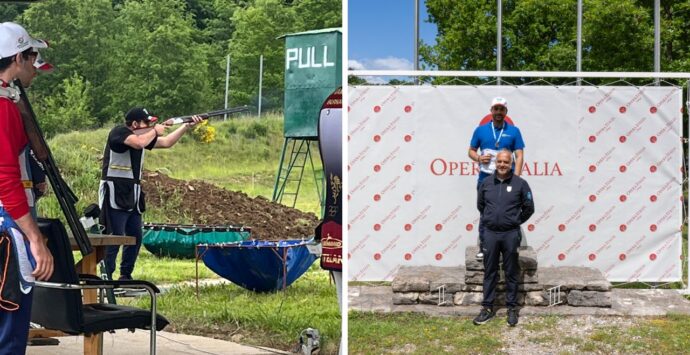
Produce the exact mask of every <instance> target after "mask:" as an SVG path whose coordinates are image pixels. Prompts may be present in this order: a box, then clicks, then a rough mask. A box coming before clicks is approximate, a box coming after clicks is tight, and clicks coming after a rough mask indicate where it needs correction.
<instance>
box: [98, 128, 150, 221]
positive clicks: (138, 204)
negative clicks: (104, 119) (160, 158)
mask: <svg viewBox="0 0 690 355" xmlns="http://www.w3.org/2000/svg"><path fill="white" fill-rule="evenodd" d="M122 127H124V126H119V127H116V128H114V129H113V131H115V130H116V129H122ZM125 129H128V128H125ZM113 131H111V134H112V133H113ZM153 144H155V140H154V141H153V142H152V143H151V146H152V145H153ZM143 170H144V149H134V148H131V147H128V149H126V150H125V151H124V152H122V153H118V152H116V151H114V150H112V149H111V147H110V136H109V137H108V142H107V143H106V145H105V149H104V152H103V169H102V172H101V183H100V186H99V191H98V201H99V205H100V206H101V209H104V203H106V202H107V203H108V205H107V206H106V207H110V208H114V209H117V210H123V211H130V212H138V213H143V212H144V211H145V210H146V207H145V203H144V193H143V191H141V177H142V172H143Z"/></svg>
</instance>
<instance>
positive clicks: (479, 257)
mask: <svg viewBox="0 0 690 355" xmlns="http://www.w3.org/2000/svg"><path fill="white" fill-rule="evenodd" d="M475 258H476V259H477V260H480V261H481V260H482V259H484V253H482V252H481V251H480V252H479V253H477V255H476V256H475Z"/></svg>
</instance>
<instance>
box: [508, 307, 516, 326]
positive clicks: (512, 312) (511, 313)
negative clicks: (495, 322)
mask: <svg viewBox="0 0 690 355" xmlns="http://www.w3.org/2000/svg"><path fill="white" fill-rule="evenodd" d="M507 320H508V325H509V326H511V327H514V326H515V325H516V324H518V310H517V308H509V309H508V319H507Z"/></svg>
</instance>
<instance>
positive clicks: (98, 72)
mask: <svg viewBox="0 0 690 355" xmlns="http://www.w3.org/2000/svg"><path fill="white" fill-rule="evenodd" d="M115 18H116V12H115V11H114V10H113V8H112V5H111V2H110V0H50V1H44V2H40V3H36V4H34V5H32V6H31V7H30V8H29V9H28V10H26V11H25V12H24V14H23V16H22V18H21V20H22V23H23V24H24V25H25V26H26V27H27V30H29V32H30V33H32V34H33V35H35V36H37V37H39V38H44V39H46V40H48V41H49V43H50V48H47V49H45V50H43V51H42V52H44V54H45V56H46V57H47V58H48V59H49V61H50V62H51V63H52V64H54V65H55V66H56V70H55V71H54V72H53V73H52V74H50V75H41V76H39V77H38V78H37V79H36V83H35V84H34V88H33V90H34V91H35V92H37V93H38V95H39V96H41V97H47V96H50V95H53V94H55V93H58V92H60V90H62V89H61V88H60V85H61V83H63V82H65V80H66V79H68V78H71V77H73V76H74V74H78V75H79V76H80V77H82V78H83V79H84V81H87V82H89V83H90V84H91V85H92V87H93V100H94V101H93V104H94V113H95V115H96V116H97V117H98V118H99V120H100V121H101V122H104V121H106V120H108V119H109V118H110V117H109V116H108V114H107V112H105V111H104V109H105V108H106V107H107V106H108V105H109V99H108V92H109V91H110V90H111V88H109V87H107V86H106V85H105V81H106V78H107V77H108V76H109V73H110V65H111V64H112V61H111V60H110V59H109V58H110V56H111V55H112V54H113V52H116V51H117V48H114V46H115V45H116V44H117V43H116V42H114V36H113V35H114V33H115V32H116V31H115V23H114V19H115Z"/></svg>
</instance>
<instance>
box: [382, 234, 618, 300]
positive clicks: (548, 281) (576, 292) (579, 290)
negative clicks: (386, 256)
mask: <svg viewBox="0 0 690 355" xmlns="http://www.w3.org/2000/svg"><path fill="white" fill-rule="evenodd" d="M477 252H478V248H477V247H468V248H467V249H466V250H465V260H466V262H465V267H461V266H459V267H433V266H417V267H401V268H400V270H399V271H398V274H397V275H396V277H395V278H394V279H393V283H392V288H393V304H396V305H414V304H433V305H439V306H454V305H455V306H470V305H480V304H481V301H482V298H483V293H482V291H483V281H484V265H483V263H482V262H480V261H477V260H476V259H475V255H476V254H477ZM518 262H519V265H520V270H521V271H520V276H519V281H518V303H519V304H520V305H527V306H548V305H549V303H550V302H549V293H548V291H547V290H548V289H550V288H552V287H555V286H560V287H561V288H560V293H552V296H551V297H552V298H559V299H560V305H566V304H567V305H570V306H576V307H611V292H610V291H611V284H610V283H609V282H608V281H606V279H605V278H604V277H603V275H602V274H601V272H600V271H599V270H597V269H593V268H586V267H545V268H538V262H537V254H536V252H535V251H534V250H533V249H532V248H531V247H526V248H521V249H520V257H519V261H518ZM499 275H500V281H499V283H498V286H497V294H496V301H495V305H496V306H503V305H505V281H504V275H503V271H500V272H499ZM440 288H442V292H440V291H441V289H440Z"/></svg>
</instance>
